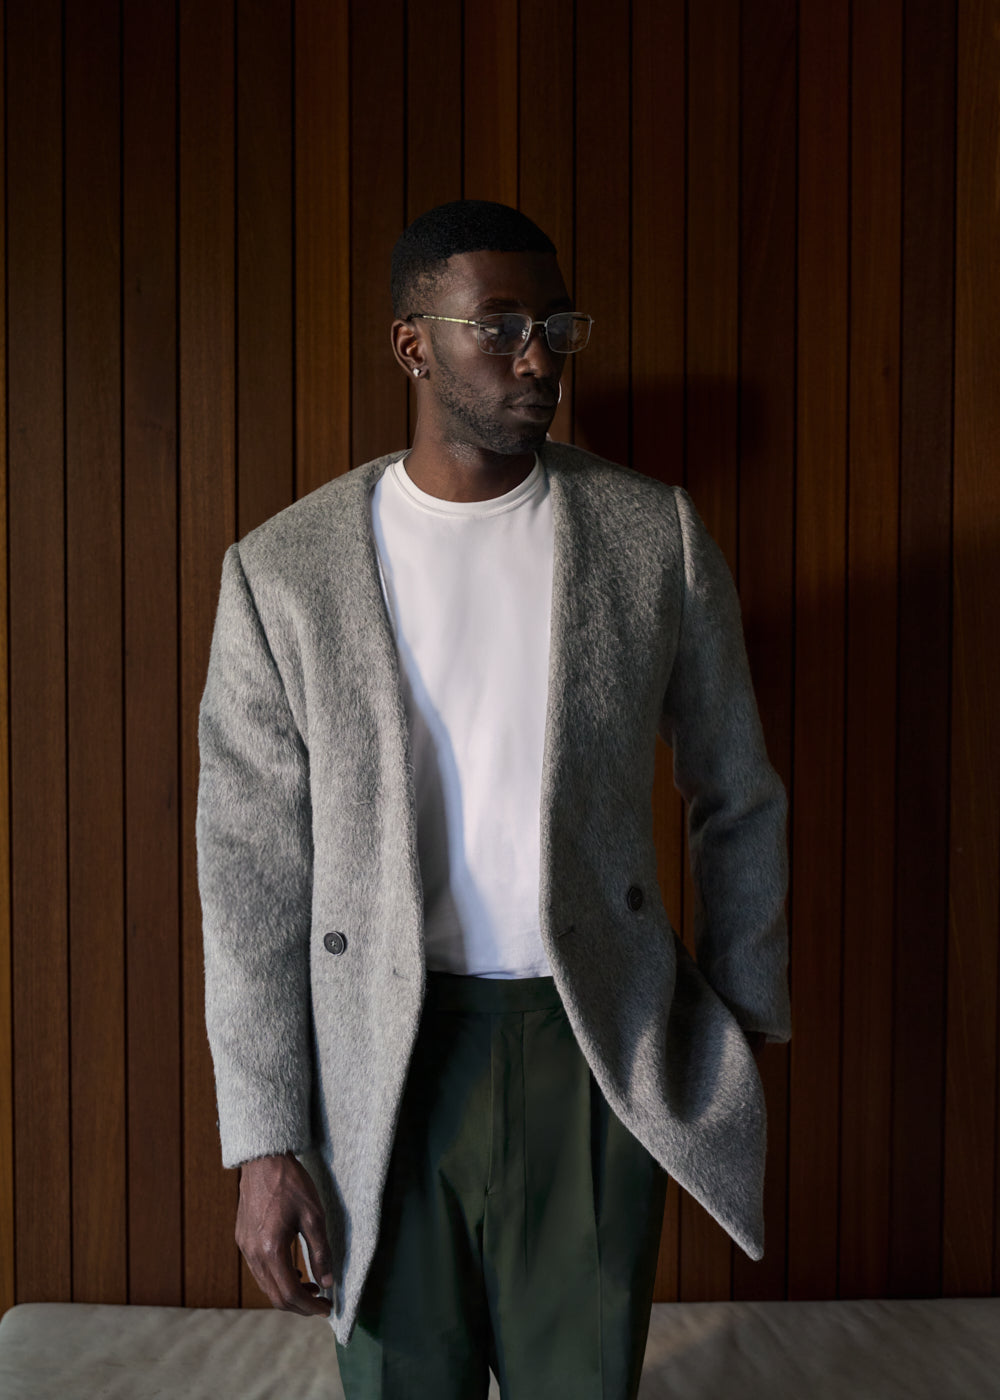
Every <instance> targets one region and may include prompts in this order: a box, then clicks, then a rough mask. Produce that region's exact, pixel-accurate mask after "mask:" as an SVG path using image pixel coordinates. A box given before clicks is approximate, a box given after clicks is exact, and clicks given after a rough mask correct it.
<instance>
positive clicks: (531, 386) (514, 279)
mask: <svg viewBox="0 0 1000 1400" xmlns="http://www.w3.org/2000/svg"><path fill="white" fill-rule="evenodd" d="M432 301H433V305H428V306H421V308H420V310H421V311H425V312H433V313H434V314H435V315H437V316H459V317H468V318H469V319H470V320H476V319H478V318H479V317H481V316H487V315H489V314H491V313H494V312H498V311H517V312H521V313H523V314H526V315H530V316H531V318H532V320H537V321H541V320H544V319H545V318H546V317H547V316H550V315H551V314H552V313H553V312H555V311H569V310H571V309H572V302H571V301H570V299H569V296H568V294H567V291H566V286H565V283H564V282H563V279H562V275H561V273H560V271H559V265H558V263H557V262H556V259H555V257H554V255H553V254H551V253H462V254H459V255H457V256H455V257H453V258H449V260H448V263H447V265H446V269H445V273H444V276H443V278H442V279H441V282H440V284H439V286H438V288H437V291H436V293H435V295H434V296H433V298H432ZM416 324H417V325H419V326H420V327H422V328H423V332H424V335H425V336H426V340H427V345H428V351H427V369H428V374H427V379H426V382H425V385H424V390H423V393H424V396H425V398H424V402H423V403H422V407H421V411H422V412H423V411H424V409H427V410H429V413H430V415H431V416H432V417H433V419H434V422H435V427H436V430H437V433H438V435H439V436H440V437H441V439H442V440H443V441H446V442H449V443H452V444H454V445H456V446H468V447H472V448H477V449H485V450H486V451H489V452H496V453H501V454H503V455H513V454H516V453H521V452H534V451H536V450H537V449H538V448H539V447H540V446H541V444H542V443H543V442H544V441H545V434H546V432H547V431H548V429H549V425H550V424H551V422H552V419H553V416H554V415H555V411H556V405H557V403H558V401H559V377H560V375H561V374H562V371H563V368H564V366H565V363H566V356H565V355H560V354H556V353H555V352H553V351H552V350H550V349H549V347H548V345H547V343H546V340H545V334H544V332H543V330H542V328H541V327H540V326H536V327H535V328H534V330H533V331H532V335H531V338H530V340H529V341H528V343H527V345H526V346H525V347H524V348H523V349H522V350H521V351H520V352H519V353H518V354H516V355H486V354H484V353H483V351H482V350H480V349H479V345H478V341H477V336H476V330H475V327H473V326H462V325H453V324H450V323H447V322H442V321H419V322H417V323H416Z"/></svg>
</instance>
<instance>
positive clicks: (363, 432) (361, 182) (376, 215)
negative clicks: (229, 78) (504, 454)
mask: <svg viewBox="0 0 1000 1400" xmlns="http://www.w3.org/2000/svg"><path fill="white" fill-rule="evenodd" d="M405 73H406V55H405V49H404V26H403V4H402V0H387V3H385V4H382V5H380V6H378V7H377V8H376V7H373V6H367V5H365V4H364V3H363V0H352V4H351V461H352V463H353V464H354V465H357V464H358V463H361V462H367V461H370V460H371V459H372V458H373V457H377V456H379V455H380V454H381V453H383V452H391V451H393V450H394V449H397V448H401V447H405V446H406V444H407V426H408V425H407V411H406V403H407V400H406V395H407V392H408V390H407V387H406V385H405V383H404V382H403V374H402V372H401V371H400V369H399V368H398V366H397V365H396V363H395V361H394V360H393V358H392V351H391V349H390V344H389V328H390V326H391V324H392V300H391V297H390V294H389V260H390V257H391V255H392V247H393V244H394V243H395V241H396V239H397V238H398V237H399V235H400V234H401V233H402V231H403V228H404V227H405V224H406V196H405V136H404V130H405V118H404V106H403V93H404V91H405Z"/></svg>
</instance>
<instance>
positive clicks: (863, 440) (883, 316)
mask: <svg viewBox="0 0 1000 1400" xmlns="http://www.w3.org/2000/svg"><path fill="white" fill-rule="evenodd" d="M902 40H903V15H902V5H901V4H900V3H885V4H881V5H878V6H867V7H863V8H859V7H855V9H854V11H853V23H852V29H851V205H850V207H851V228H850V259H851V298H850V328H849V355H850V372H849V394H850V402H849V409H848V413H849V417H848V424H849V426H848V452H849V455H850V467H849V473H850V480H849V486H848V524H847V529H848V598H847V678H846V701H845V703H846V716H845V724H846V730H845V745H846V779H845V787H844V802H845V806H846V809H847V812H848V814H849V816H848V820H847V822H846V825H845V837H844V942H843V958H844V963H843V1019H842V1034H843V1043H842V1050H841V1089H842V1095H843V1100H842V1107H841V1122H840V1239H839V1248H838V1254H839V1277H838V1292H839V1293H840V1296H841V1297H845V1298H857V1297H881V1296H883V1295H884V1293H885V1291H886V1284H887V1279H888V1262H889V1201H890V1194H889V1187H890V1148H891V1114H892V984H893V975H892V955H893V923H894V897H895V881H894V878H893V867H894V854H895V852H894V845H893V831H894V826H895V821H894V817H895V796H896V665H897V661H896V623H897V596H896V595H897V578H898V573H899V559H898V555H899V545H898V533H899V350H900V340H899V314H900V213H901V209H900V202H901V190H900V182H901V163H902V162H901V140H902V95H901V85H902Z"/></svg>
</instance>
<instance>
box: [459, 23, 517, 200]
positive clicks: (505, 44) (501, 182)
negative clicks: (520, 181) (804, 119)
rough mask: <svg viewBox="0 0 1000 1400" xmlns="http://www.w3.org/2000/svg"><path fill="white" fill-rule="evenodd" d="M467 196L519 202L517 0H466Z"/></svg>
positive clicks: (468, 197)
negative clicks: (485, 2)
mask: <svg viewBox="0 0 1000 1400" xmlns="http://www.w3.org/2000/svg"><path fill="white" fill-rule="evenodd" d="M464 14H465V26H464V35H465V52H464V60H463V92H464V98H465V101H464V106H463V126H462V131H463V138H464V148H465V150H464V155H465V159H464V167H465V169H464V182H463V188H462V194H463V197H464V198H465V199H496V200H499V201H500V203H501V204H516V203H517V154H518V116H519V108H518V72H517V61H518V45H517V19H518V0H492V3H491V4H489V5H483V4H480V3H478V2H477V0H464Z"/></svg>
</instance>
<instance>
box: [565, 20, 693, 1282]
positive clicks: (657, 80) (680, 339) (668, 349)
mask: <svg viewBox="0 0 1000 1400" xmlns="http://www.w3.org/2000/svg"><path fill="white" fill-rule="evenodd" d="M684 9H685V7H684V3H683V0H671V3H670V4H663V3H662V2H661V0H635V3H634V5H633V10H632V55H631V56H632V104H631V118H632V178H631V190H630V194H631V207H632V220H631V240H632V249H631V252H632V288H631V307H630V310H631V375H630V386H629V387H630V399H631V410H632V459H631V465H632V466H634V467H635V468H636V469H637V470H638V471H642V472H646V473H647V474H648V475H650V476H655V477H657V478H658V479H659V480H661V481H670V482H678V481H681V480H682V479H683V476H684V341H685V336H684V274H685V238H684V235H685V203H684V202H685V184H686V180H685V175H686V169H687V142H686V106H687V104H686V90H685V67H686V52H685V23H684ZM599 329H600V328H599V327H597V328H595V331H596V330H599ZM588 353H589V351H588ZM653 835H654V839H655V841H656V850H657V865H658V875H659V882H660V888H661V890H662V892H663V898H664V903H665V905H666V909H667V913H668V915H669V917H670V920H671V923H672V924H673V926H674V928H677V929H679V928H681V927H682V919H683V909H682V887H683V880H682V871H683V860H684V804H683V802H682V801H681V798H680V796H679V794H678V793H677V791H676V789H675V788H674V785H673V763H672V755H671V753H670V750H669V749H668V748H667V747H666V745H665V744H662V743H659V744H657V761H656V777H655V781H654V786H653ZM679 1239H680V1194H679V1188H678V1186H677V1183H676V1182H675V1181H673V1180H672V1179H671V1180H670V1181H669V1183H668V1185H667V1201H666V1207H665V1210H664V1223H663V1233H662V1236H661V1240H660V1257H659V1261H658V1264H657V1274H656V1284H655V1289H654V1293H655V1297H656V1299H657V1301H659V1302H667V1301H670V1302H673V1301H676V1299H677V1297H678V1291H679V1279H680V1250H679Z"/></svg>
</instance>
